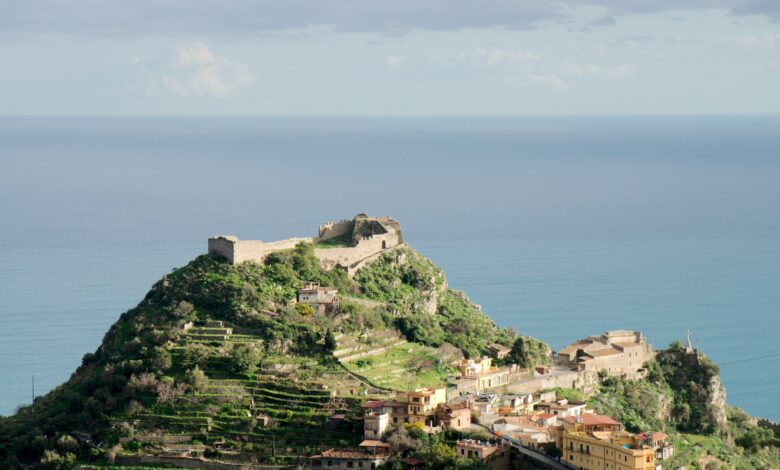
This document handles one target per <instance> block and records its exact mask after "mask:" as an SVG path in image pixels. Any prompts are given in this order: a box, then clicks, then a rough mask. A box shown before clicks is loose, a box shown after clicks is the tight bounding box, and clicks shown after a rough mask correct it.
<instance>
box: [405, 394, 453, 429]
mask: <svg viewBox="0 0 780 470" xmlns="http://www.w3.org/2000/svg"><path fill="white" fill-rule="evenodd" d="M399 401H400V399H399ZM446 402H447V391H446V390H445V389H443V388H436V389H434V388H427V387H426V388H418V389H417V390H415V391H413V392H409V393H408V394H407V403H408V405H407V406H408V409H407V413H408V415H409V422H410V423H412V424H413V423H418V422H422V423H423V424H424V425H425V426H433V425H434V423H435V421H436V407H437V406H438V405H439V404H440V403H446Z"/></svg>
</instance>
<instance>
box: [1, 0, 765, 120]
mask: <svg viewBox="0 0 780 470" xmlns="http://www.w3.org/2000/svg"><path fill="white" fill-rule="evenodd" d="M767 113H769V114H776V113H780V1H778V0H589V1H579V0H578V1H569V2H566V1H563V2H561V1H548V0H327V1H325V0H133V1H126V0H0V114H2V115H67V116H79V115H118V116H133V115H184V116H190V115H192V116H203V115H205V116H220V115H294V116H297V115H307V116H309V115H310V116H322V115H373V116H386V115H387V116H394V115H445V116H446V115H569V114H575V115H580V114H584V115H612V114H618V115H620V114H767Z"/></svg>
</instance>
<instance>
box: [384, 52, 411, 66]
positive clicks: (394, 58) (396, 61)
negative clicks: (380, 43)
mask: <svg viewBox="0 0 780 470" xmlns="http://www.w3.org/2000/svg"><path fill="white" fill-rule="evenodd" d="M405 59H406V57H404V56H402V55H393V54H389V55H388V56H386V57H385V65H387V66H388V67H396V66H398V65H400V64H401V62H403V61H404V60H405Z"/></svg>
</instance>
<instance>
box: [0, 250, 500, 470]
mask: <svg viewBox="0 0 780 470" xmlns="http://www.w3.org/2000/svg"><path fill="white" fill-rule="evenodd" d="M304 281H316V282H320V283H321V284H322V285H328V286H334V287H337V288H338V289H339V293H340V295H341V296H342V299H343V300H342V303H341V306H340V308H339V311H338V312H334V313H333V314H328V315H313V314H312V312H311V311H307V310H306V309H301V308H296V307H295V306H294V305H293V302H292V301H293V300H294V298H295V296H296V293H297V289H298V288H300V287H301V286H302V285H303V282H304ZM299 307H300V305H299ZM383 331H388V332H389V334H391V335H399V334H400V335H401V336H402V338H403V339H405V340H406V341H408V342H409V344H411V345H412V346H410V347H413V348H418V349H419V348H423V349H419V351H422V352H424V353H425V354H418V355H415V356H416V357H420V358H422V359H423V361H422V362H421V361H420V360H419V359H415V360H414V361H410V358H409V357H404V355H406V356H408V355H409V352H408V351H406V350H405V349H403V348H401V349H399V350H398V351H396V353H395V354H396V355H397V357H396V356H393V355H390V356H389V357H390V358H391V360H394V359H398V361H399V362H397V365H398V368H399V369H400V370H401V372H402V374H401V375H403V376H405V377H406V376H409V377H412V378H414V380H412V381H411V382H415V383H414V384H429V383H431V384H432V383H436V382H437V381H439V380H440V379H441V377H442V376H443V375H445V374H446V372H447V370H446V365H445V364H443V363H438V364H435V365H436V367H438V369H436V367H434V369H433V370H434V371H436V370H439V371H440V372H434V375H433V376H431V375H430V372H429V371H428V368H427V367H426V366H428V365H429V364H428V363H427V362H425V358H426V357H427V358H428V359H430V360H433V361H434V362H435V361H436V360H437V358H440V357H443V356H440V353H442V351H445V352H447V354H455V355H456V356H457V355H458V354H460V355H463V354H465V355H478V354H481V353H483V352H485V349H484V348H485V345H486V344H488V343H490V342H503V343H505V344H509V345H511V341H512V339H513V338H514V333H513V332H511V331H510V330H503V329H500V328H498V327H497V326H496V325H495V324H494V323H493V322H492V321H491V320H490V319H489V318H488V317H487V316H485V315H484V314H483V313H482V312H481V311H480V310H479V308H478V307H476V306H475V305H473V304H471V303H470V302H469V301H468V298H467V297H466V296H465V295H463V294H462V293H459V292H456V291H452V290H450V289H448V288H447V284H446V279H445V277H444V274H443V273H442V271H441V270H440V269H438V268H437V267H435V266H434V265H433V264H432V263H431V262H430V261H428V260H427V259H425V258H423V257H422V256H420V255H419V254H417V253H415V252H414V251H412V250H411V249H408V248H401V249H398V250H394V251H393V252H391V253H387V254H385V255H384V256H382V257H381V258H380V259H379V260H377V261H376V262H374V263H372V264H370V265H368V266H367V267H366V268H364V269H363V270H362V271H361V272H360V273H359V275H358V276H356V277H355V278H354V279H350V278H349V277H348V276H347V275H346V273H344V272H343V271H339V270H331V271H324V270H322V269H321V268H320V266H319V262H318V260H317V259H316V258H315V257H314V255H313V249H312V246H311V245H310V244H301V245H299V246H298V247H297V248H295V249H294V250H288V251H285V252H279V253H275V254H273V255H271V256H269V257H268V259H267V260H266V262H265V263H264V264H263V265H260V264H256V263H251V262H250V263H242V264H240V265H237V266H233V265H230V264H229V263H227V262H225V261H224V260H222V259H218V258H216V257H213V256H200V257H198V258H196V259H195V260H193V261H192V262H191V263H189V264H188V265H187V266H185V267H183V268H180V269H175V270H174V271H173V272H172V273H170V274H168V275H166V276H164V277H163V279H161V280H160V281H159V282H157V283H155V284H154V286H152V288H151V290H150V291H149V293H148V294H147V295H146V297H145V298H144V299H143V300H142V301H141V303H139V304H138V306H136V307H135V308H133V309H131V310H129V311H127V312H125V313H124V314H122V315H121V316H120V317H119V319H118V320H117V322H116V323H115V324H114V325H113V326H112V327H111V328H110V329H109V331H108V332H107V333H106V335H105V337H104V339H103V342H102V344H101V345H100V347H99V348H98V349H97V351H95V352H94V353H89V354H86V355H85V356H84V358H83V361H82V365H81V366H80V367H79V368H78V369H77V370H76V371H75V372H74V374H73V375H72V377H71V378H70V380H68V382H66V383H65V384H63V385H61V386H59V387H57V388H56V389H55V390H53V391H51V392H50V393H48V394H47V395H45V396H43V397H40V398H38V399H36V402H35V403H34V404H33V405H31V406H26V407H23V408H21V409H20V410H19V412H18V413H17V414H16V415H14V416H11V417H8V418H2V419H0V467H2V468H17V467H21V466H23V465H28V464H40V465H43V466H47V467H51V468H68V467H69V466H71V465H73V463H74V462H75V461H82V462H89V461H103V460H108V461H112V460H113V459H115V458H117V457H119V458H122V457H127V456H132V455H140V454H148V453H154V452H155V449H157V450H159V449H160V448H162V447H164V446H165V445H166V444H165V443H166V442H170V441H171V440H173V441H175V442H179V443H185V444H189V445H192V446H203V447H202V448H203V449H205V453H206V455H207V456H208V457H210V458H214V459H218V460H223V461H239V462H240V461H258V462H268V463H285V462H296V461H300V459H302V458H305V457H306V456H308V455H312V454H314V453H317V452H318V451H320V450H322V449H325V448H329V447H347V446H354V445H355V444H356V443H357V442H356V441H357V439H358V438H359V436H360V434H359V433H355V432H353V431H354V429H353V428H354V426H356V425H357V423H358V421H357V420H356V419H355V418H356V417H357V416H358V414H359V413H360V408H359V403H360V402H361V401H362V400H365V399H366V398H372V397H377V398H379V397H382V396H387V395H386V393H387V392H386V391H385V389H387V388H406V387H408V386H410V385H414V384H411V383H409V382H410V381H409V380H407V383H406V385H405V386H404V385H403V384H402V383H400V382H399V384H397V385H395V386H393V384H386V383H385V384H380V386H379V387H374V386H373V385H374V384H372V383H371V381H370V380H361V379H362V376H361V375H360V374H359V372H360V371H361V370H362V369H361V366H365V365H367V364H366V363H358V364H356V366H355V370H354V372H357V373H358V375H353V374H351V373H350V372H349V370H347V369H346V368H344V367H343V366H342V365H341V364H340V363H339V361H338V360H337V359H336V358H335V357H334V356H333V354H332V353H333V352H334V350H336V349H337V348H338V347H339V341H343V340H340V339H338V338H347V337H354V338H361V340H362V341H371V338H373V337H378V336H381V332H383ZM393 331H396V332H395V333H393ZM425 348H427V349H425ZM428 351H429V352H428ZM426 354H428V356H426ZM442 354H443V353H442ZM374 360H376V358H372V359H370V361H374ZM370 361H367V362H370ZM437 373H438V374H441V375H438V376H437V375H436V374H437ZM426 374H427V375H426ZM388 385H390V386H388ZM333 415H341V416H342V418H339V420H338V421H337V422H334V421H333V420H332V419H331V416H333ZM312 429H321V430H322V431H323V432H318V433H312V432H311V430H312ZM326 430H327V432H324V431H326Z"/></svg>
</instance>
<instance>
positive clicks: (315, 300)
mask: <svg viewBox="0 0 780 470" xmlns="http://www.w3.org/2000/svg"><path fill="white" fill-rule="evenodd" d="M336 294H338V289H336V288H335V287H322V286H320V284H319V283H318V282H307V283H306V284H305V285H304V286H303V287H302V288H301V289H299V290H298V298H297V300H298V302H299V303H302V304H308V305H311V308H312V310H314V313H316V314H320V315H321V314H324V313H327V312H330V311H331V310H332V309H333V306H334V305H337V304H338V297H337V295H336Z"/></svg>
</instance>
